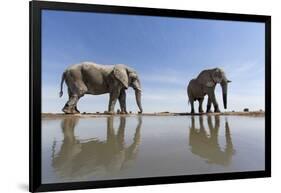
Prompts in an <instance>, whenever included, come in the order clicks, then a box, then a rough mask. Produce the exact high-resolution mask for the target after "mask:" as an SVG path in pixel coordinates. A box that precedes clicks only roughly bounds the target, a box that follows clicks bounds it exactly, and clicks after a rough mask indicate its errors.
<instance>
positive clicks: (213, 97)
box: [211, 92, 220, 113]
mask: <svg viewBox="0 0 281 193" xmlns="http://www.w3.org/2000/svg"><path fill="white" fill-rule="evenodd" d="M211 96H212V97H211V99H212V103H213V105H214V109H215V110H214V111H215V112H216V113H219V112H220V109H219V105H218V102H217V100H216V96H215V93H214V92H212V95H211Z"/></svg>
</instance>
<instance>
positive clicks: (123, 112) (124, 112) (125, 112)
mask: <svg viewBox="0 0 281 193" xmlns="http://www.w3.org/2000/svg"><path fill="white" fill-rule="evenodd" d="M120 114H123V115H124V114H128V112H127V111H121V112H120Z"/></svg>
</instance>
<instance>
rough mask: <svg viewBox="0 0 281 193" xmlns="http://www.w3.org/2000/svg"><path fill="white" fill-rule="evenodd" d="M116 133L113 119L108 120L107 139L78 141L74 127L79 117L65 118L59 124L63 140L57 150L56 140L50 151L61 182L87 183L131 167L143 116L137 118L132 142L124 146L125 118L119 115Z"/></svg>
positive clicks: (135, 154) (136, 149)
mask: <svg viewBox="0 0 281 193" xmlns="http://www.w3.org/2000/svg"><path fill="white" fill-rule="evenodd" d="M119 119H120V124H119V128H118V129H117V132H116V131H115V129H114V125H113V123H114V117H113V116H109V117H107V119H106V121H107V128H106V137H105V139H103V140H100V139H99V138H96V137H94V136H93V137H92V138H89V139H77V138H78V137H77V136H76V135H75V128H76V127H77V124H78V122H79V117H73V116H72V117H66V118H64V119H63V120H62V121H61V129H62V133H63V141H62V144H61V145H60V148H59V149H58V150H56V147H57V145H56V144H60V143H57V141H54V143H53V148H52V152H53V153H52V167H53V169H54V171H55V173H56V174H57V175H58V176H60V178H61V179H62V180H89V178H92V177H94V178H99V177H100V178H103V177H105V176H112V174H114V173H115V174H116V173H118V172H120V171H121V170H123V169H126V168H127V167H130V166H131V165H132V163H134V160H135V159H136V157H137V154H138V148H139V145H140V143H141V126H142V117H141V116H138V119H137V126H136V129H135V133H134V137H133V141H132V143H131V144H128V145H126V143H125V128H126V117H125V116H120V117H119Z"/></svg>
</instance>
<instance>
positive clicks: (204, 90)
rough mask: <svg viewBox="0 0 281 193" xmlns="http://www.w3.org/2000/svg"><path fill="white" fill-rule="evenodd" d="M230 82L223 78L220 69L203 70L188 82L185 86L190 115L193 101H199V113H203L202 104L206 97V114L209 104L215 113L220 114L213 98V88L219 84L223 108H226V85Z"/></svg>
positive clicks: (209, 107) (208, 110)
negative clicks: (206, 96) (212, 106)
mask: <svg viewBox="0 0 281 193" xmlns="http://www.w3.org/2000/svg"><path fill="white" fill-rule="evenodd" d="M229 82H231V81H230V80H228V79H227V78H226V76H225V73H224V71H223V70H222V69H220V68H214V69H208V70H203V71H202V72H200V74H199V75H198V76H197V78H195V79H192V80H190V82H189V84H188V86H187V95H188V98H189V102H190V104H191V113H194V101H196V100H198V101H199V109H198V111H199V112H200V113H202V112H203V109H202V103H203V100H204V96H205V95H208V103H207V110H206V112H207V113H208V112H210V110H211V104H213V105H214V110H215V112H220V109H219V105H218V103H217V100H216V96H215V87H216V85H217V84H218V83H219V84H220V85H221V88H222V94H223V104H224V108H225V109H226V108H227V85H228V83H229Z"/></svg>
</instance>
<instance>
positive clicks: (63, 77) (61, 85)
mask: <svg viewBox="0 0 281 193" xmlns="http://www.w3.org/2000/svg"><path fill="white" fill-rule="evenodd" d="M64 79H65V72H64V73H63V74H62V77H61V82H60V93H59V96H60V97H62V95H63V91H62V90H63V82H64Z"/></svg>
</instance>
